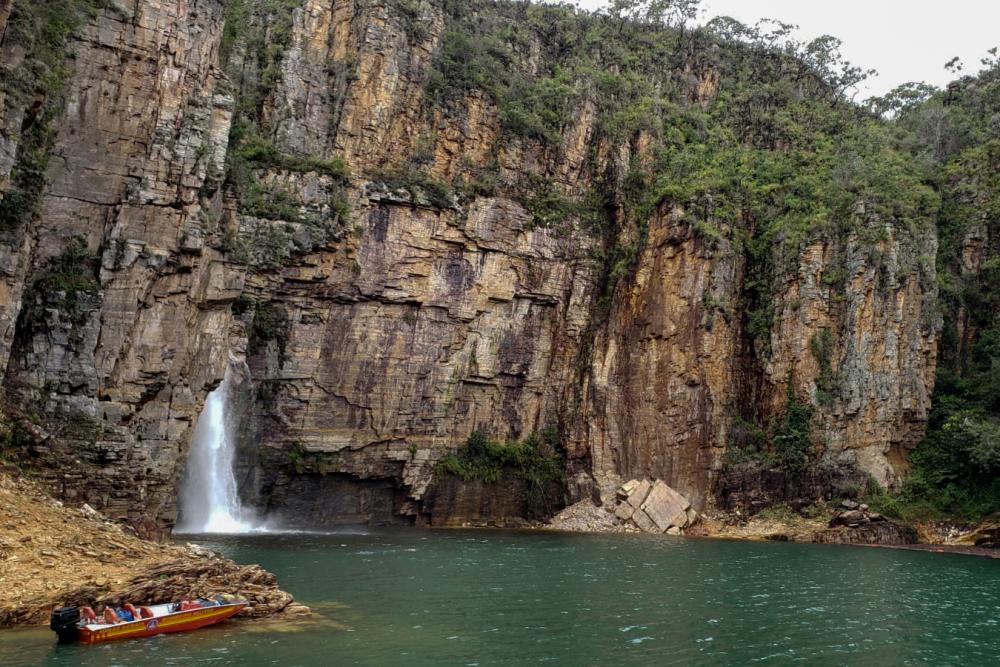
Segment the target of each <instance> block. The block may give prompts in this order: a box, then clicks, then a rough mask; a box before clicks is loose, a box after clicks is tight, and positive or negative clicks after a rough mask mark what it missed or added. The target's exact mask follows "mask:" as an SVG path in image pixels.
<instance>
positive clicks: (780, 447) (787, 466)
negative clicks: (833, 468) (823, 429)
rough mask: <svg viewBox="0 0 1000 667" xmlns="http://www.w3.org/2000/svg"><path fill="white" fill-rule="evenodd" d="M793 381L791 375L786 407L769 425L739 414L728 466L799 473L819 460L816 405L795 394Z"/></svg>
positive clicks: (734, 426)
mask: <svg viewBox="0 0 1000 667" xmlns="http://www.w3.org/2000/svg"><path fill="white" fill-rule="evenodd" d="M792 384H793V383H792V378H791V377H789V380H788V389H787V402H786V404H785V408H784V410H783V411H782V412H781V413H780V414H779V415H777V416H775V417H774V418H772V419H771V420H770V422H769V423H768V424H767V426H766V427H763V428H762V427H761V426H758V425H757V424H754V423H753V422H749V421H747V420H744V419H742V418H740V417H736V419H735V420H734V422H733V425H732V427H731V428H730V432H729V442H728V447H727V450H726V458H725V463H726V466H727V467H729V468H737V467H744V466H750V467H760V468H766V469H774V470H781V471H783V472H786V473H788V474H792V475H799V474H802V473H803V472H805V471H806V470H808V469H809V468H811V467H813V466H815V465H816V464H817V462H818V460H817V455H818V450H817V448H816V443H815V436H814V426H815V421H814V418H815V408H814V407H813V406H812V405H811V404H809V403H808V402H805V401H802V400H800V399H799V398H798V397H797V396H796V394H795V391H794V389H793V388H792Z"/></svg>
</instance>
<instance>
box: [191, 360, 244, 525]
mask: <svg viewBox="0 0 1000 667" xmlns="http://www.w3.org/2000/svg"><path fill="white" fill-rule="evenodd" d="M231 375H232V373H231V371H229V370H227V371H226V378H225V380H223V382H222V384H221V385H219V387H218V388H217V389H216V390H215V391H213V392H212V393H211V394H209V395H208V400H207V401H205V409H204V410H203V411H202V413H201V416H199V417H198V423H197V424H195V427H194V438H193V441H192V443H191V453H190V454H189V455H188V460H187V471H186V472H185V475H184V481H183V482H182V483H181V492H180V523H179V524H178V525H177V528H176V532H178V533H215V534H238V533H249V532H251V531H252V530H253V529H254V526H253V524H252V523H251V522H250V520H249V516H247V513H246V512H245V511H244V510H243V507H242V505H241V504H240V496H239V489H238V487H237V485H236V477H235V475H234V474H233V458H234V455H235V453H236V439H235V438H234V437H233V424H232V423H231V421H232V420H231V418H230V410H229V405H230V397H229V391H230V388H231V386H232V382H231Z"/></svg>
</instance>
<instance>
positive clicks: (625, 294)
mask: <svg viewBox="0 0 1000 667" xmlns="http://www.w3.org/2000/svg"><path fill="white" fill-rule="evenodd" d="M677 217H678V215H677V213H676V212H674V211H670V210H661V211H660V212H659V213H658V214H657V215H656V216H655V218H654V219H653V220H652V221H651V223H650V231H649V241H648V243H647V245H646V248H645V250H644V251H643V253H642V255H641V257H640V260H639V268H638V271H637V273H636V275H635V277H634V280H631V281H630V282H629V283H628V284H627V285H622V286H621V292H620V293H619V294H616V297H617V298H616V302H615V306H614V308H613V309H612V312H611V315H610V317H609V319H608V322H607V324H606V325H605V326H604V328H602V330H601V331H600V332H599V333H598V336H597V340H596V342H595V345H594V355H593V362H592V364H593V365H592V367H591V370H590V374H589V376H588V377H587V379H586V385H585V391H586V399H585V411H584V413H583V414H584V421H583V422H582V424H581V426H580V429H579V433H580V440H578V441H577V443H576V447H577V448H580V449H582V450H583V451H588V450H589V452H590V455H591V457H592V460H593V466H594V469H595V470H597V471H608V472H614V473H617V474H619V475H621V476H622V477H626V478H628V477H652V478H654V479H663V480H665V481H667V483H668V484H670V485H671V486H674V487H676V488H677V489H678V490H679V491H681V492H682V493H684V494H685V495H687V496H688V497H689V498H691V499H692V500H694V501H695V502H696V504H698V505H699V506H700V505H701V504H703V503H704V501H705V499H706V498H707V494H708V492H709V490H710V488H711V479H710V475H711V471H712V469H713V468H714V467H715V466H716V465H717V463H718V460H719V458H720V456H721V453H722V448H724V446H725V433H726V429H727V426H728V413H727V410H726V408H727V403H728V402H729V401H731V400H732V395H733V387H734V385H733V376H732V373H733V358H734V354H735V340H734V334H733V331H732V328H731V326H730V325H729V323H728V322H727V321H726V318H725V317H724V316H723V312H722V311H721V310H720V309H719V308H717V307H716V306H717V305H721V304H731V303H733V301H734V299H735V294H733V289H734V287H735V284H736V281H735V275H734V272H735V267H734V265H733V263H732V262H731V261H729V260H727V259H725V257H726V255H727V248H725V247H722V248H718V249H716V250H712V249H710V248H709V247H708V246H707V245H706V243H705V242H704V240H702V239H700V238H698V237H697V235H696V234H695V233H694V231H693V230H692V229H691V227H690V226H689V225H687V224H686V223H682V222H679V221H678V220H677ZM576 451H579V450H576Z"/></svg>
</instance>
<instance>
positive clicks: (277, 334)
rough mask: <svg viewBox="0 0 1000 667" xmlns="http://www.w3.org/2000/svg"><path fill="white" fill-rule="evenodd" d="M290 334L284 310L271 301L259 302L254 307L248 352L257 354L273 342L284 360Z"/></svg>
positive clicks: (248, 336) (248, 337)
mask: <svg viewBox="0 0 1000 667" xmlns="http://www.w3.org/2000/svg"><path fill="white" fill-rule="evenodd" d="M290 333H291V332H290V331H289V325H288V320H287V317H286V315H285V313H284V310H283V309H281V308H280V307H278V306H276V305H274V304H273V303H271V302H270V301H258V302H257V303H256V304H255V305H254V314H253V320H252V322H251V323H250V331H249V333H248V335H247V352H248V353H249V354H250V355H254V354H257V353H258V352H261V351H262V350H265V349H266V348H267V347H268V346H269V345H270V344H271V343H272V342H273V343H274V344H275V345H276V346H277V351H278V356H279V359H282V360H283V359H284V358H285V350H286V348H287V346H288V339H289V336H290Z"/></svg>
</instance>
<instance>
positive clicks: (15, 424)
mask: <svg viewBox="0 0 1000 667" xmlns="http://www.w3.org/2000/svg"><path fill="white" fill-rule="evenodd" d="M33 444H34V439H33V438H32V437H31V434H30V433H29V432H28V430H27V429H26V428H25V427H24V424H23V423H22V422H21V420H20V419H11V418H9V417H7V416H5V415H2V414H0V461H8V460H9V461H18V460H21V459H23V457H24V455H25V452H26V450H27V449H28V448H29V447H30V446H31V445H33Z"/></svg>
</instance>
